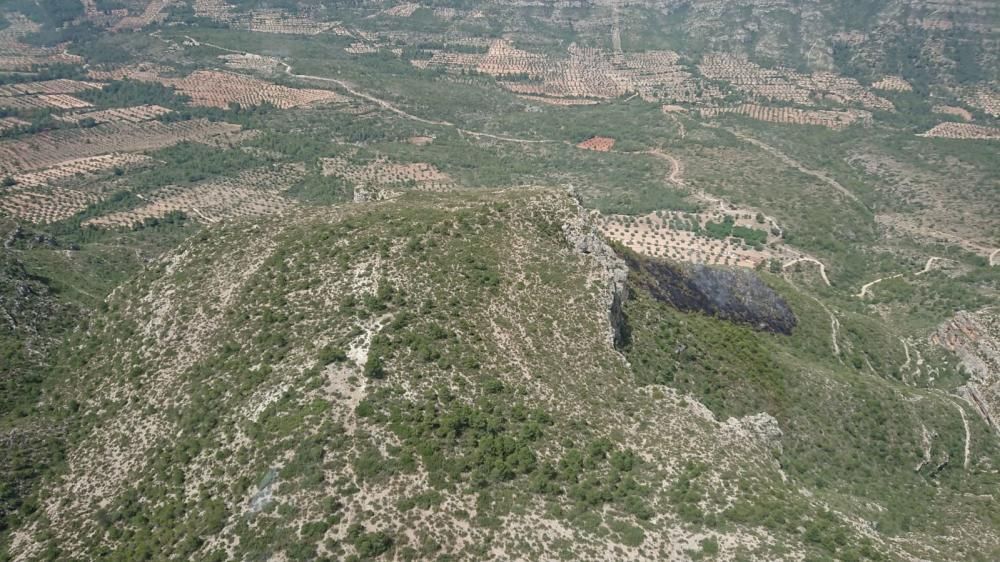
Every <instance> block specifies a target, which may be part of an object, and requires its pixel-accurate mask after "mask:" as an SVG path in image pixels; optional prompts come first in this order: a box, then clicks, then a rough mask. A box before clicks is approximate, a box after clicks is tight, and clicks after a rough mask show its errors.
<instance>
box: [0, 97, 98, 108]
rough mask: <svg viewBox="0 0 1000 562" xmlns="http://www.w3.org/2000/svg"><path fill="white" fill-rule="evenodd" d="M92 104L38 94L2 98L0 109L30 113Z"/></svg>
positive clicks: (73, 98) (70, 98) (72, 98)
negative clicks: (36, 110)
mask: <svg viewBox="0 0 1000 562" xmlns="http://www.w3.org/2000/svg"><path fill="white" fill-rule="evenodd" d="M90 106H91V104H90V102H86V101H83V100H81V99H79V98H75V97H73V96H70V95H67V94H37V95H27V96H5V97H0V108H5V109H14V110H22V111H30V110H35V109H56V110H62V109H80V108H82V107H90Z"/></svg>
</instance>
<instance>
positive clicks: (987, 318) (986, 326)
mask: <svg viewBox="0 0 1000 562" xmlns="http://www.w3.org/2000/svg"><path fill="white" fill-rule="evenodd" d="M930 340H931V343H934V344H937V345H940V346H942V347H944V348H945V349H948V350H950V351H952V352H954V353H955V354H956V355H958V357H959V359H961V361H962V365H963V366H964V367H965V369H966V370H967V371H968V372H969V374H970V377H969V382H968V384H966V385H965V386H963V387H962V388H960V389H959V393H960V394H962V395H963V396H964V397H965V398H966V399H967V400H968V401H969V402H970V403H972V405H973V406H974V407H975V408H976V410H977V411H978V412H979V414H980V415H981V416H983V418H984V419H985V420H986V423H988V424H989V425H990V427H992V428H993V429H994V430H997V431H1000V426H998V424H1000V309H996V308H987V309H983V310H980V311H978V312H965V311H962V312H959V313H958V314H956V315H955V316H954V318H952V319H951V320H949V321H948V322H945V323H944V324H942V325H941V326H940V327H939V328H938V330H937V331H936V332H935V333H934V334H932V335H931V337H930Z"/></svg>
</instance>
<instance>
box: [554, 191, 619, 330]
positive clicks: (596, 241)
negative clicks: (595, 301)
mask: <svg viewBox="0 0 1000 562" xmlns="http://www.w3.org/2000/svg"><path fill="white" fill-rule="evenodd" d="M577 203H578V204H579V201H578V202H577ZM562 230H563V235H564V236H565V237H566V241H567V242H568V243H569V245H570V246H572V247H573V249H574V250H575V251H576V252H577V253H579V254H582V255H586V256H590V257H591V258H593V259H594V260H595V261H597V263H598V264H599V265H600V267H601V270H602V271H603V272H604V277H605V279H604V282H606V283H607V285H608V292H607V295H606V297H607V310H608V322H609V325H610V332H609V334H610V336H609V337H610V340H611V343H612V344H613V345H614V347H615V348H621V347H622V346H623V345H625V344H626V343H627V342H628V324H627V322H626V321H625V315H624V313H623V312H622V304H623V303H624V302H625V295H626V293H625V290H626V285H625V282H626V281H627V280H628V267H627V266H626V264H625V261H624V260H622V259H621V258H620V257H618V254H616V253H615V251H614V249H612V248H611V246H609V245H608V243H607V242H606V241H605V240H604V238H603V237H602V236H601V235H600V233H599V232H598V231H597V227H596V226H595V225H594V222H593V221H592V220H591V218H590V215H589V214H588V213H587V211H586V210H585V209H584V208H583V207H582V206H578V209H577V214H576V216H574V217H573V218H572V219H571V220H569V221H567V222H566V223H565V224H563V226H562Z"/></svg>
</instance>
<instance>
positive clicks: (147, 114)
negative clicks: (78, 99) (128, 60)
mask: <svg viewBox="0 0 1000 562" xmlns="http://www.w3.org/2000/svg"><path fill="white" fill-rule="evenodd" d="M167 113H170V110H169V109H167V108H165V107H161V106H159V105H138V106H135V107H115V108H112V109H101V110H98V111H85V112H77V113H64V114H62V115H57V116H56V119H58V120H60V121H66V122H69V123H79V122H81V121H83V120H84V119H90V120H92V121H93V122H94V123H97V124H100V123H141V122H143V121H150V120H152V119H156V118H157V117H159V116H161V115H165V114H167Z"/></svg>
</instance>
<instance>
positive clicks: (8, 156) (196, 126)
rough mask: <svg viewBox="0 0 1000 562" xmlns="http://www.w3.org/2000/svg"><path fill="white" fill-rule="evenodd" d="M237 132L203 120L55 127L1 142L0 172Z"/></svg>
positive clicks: (156, 147) (207, 139)
mask: <svg viewBox="0 0 1000 562" xmlns="http://www.w3.org/2000/svg"><path fill="white" fill-rule="evenodd" d="M239 131H240V126H239V125H232V124H229V123H213V122H209V121H206V120H203V119H194V120H190V121H178V122H176V123H161V122H159V121H155V120H154V121H146V122H142V123H125V122H120V123H105V124H103V125H97V126H94V127H90V128H86V129H58V130H53V131H47V132H44V133H39V134H36V135H32V136H30V137H28V138H23V139H17V140H9V141H2V142H0V175H10V174H19V173H22V172H26V171H32V170H40V169H42V168H48V167H51V166H55V165H57V164H60V163H63V162H66V161H68V160H77V159H80V158H87V157H90V156H98V155H101V154H107V153H111V152H140V151H144V150H154V149H158V148H163V147H166V146H170V145H173V144H177V143H179V142H181V141H196V142H207V141H210V140H212V139H213V138H215V137H220V136H226V135H231V134H233V133H237V132H239Z"/></svg>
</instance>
